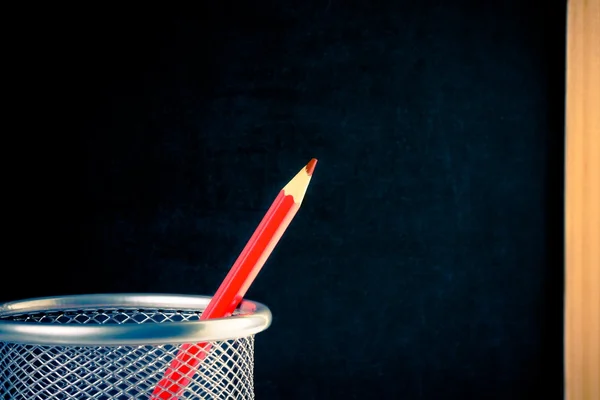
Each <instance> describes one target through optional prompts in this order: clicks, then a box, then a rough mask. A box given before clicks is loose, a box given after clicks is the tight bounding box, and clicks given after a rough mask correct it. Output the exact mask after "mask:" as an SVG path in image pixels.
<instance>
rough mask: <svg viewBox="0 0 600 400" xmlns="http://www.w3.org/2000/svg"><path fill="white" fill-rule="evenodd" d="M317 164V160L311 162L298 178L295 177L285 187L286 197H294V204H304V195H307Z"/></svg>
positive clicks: (297, 175)
mask: <svg viewBox="0 0 600 400" xmlns="http://www.w3.org/2000/svg"><path fill="white" fill-rule="evenodd" d="M316 164H317V160H316V159H315V158H313V159H312V160H310V161H309V163H308V164H306V166H305V167H304V168H302V169H301V170H300V172H298V173H297V174H296V176H295V177H293V178H292V180H291V181H289V182H288V184H287V185H285V186H284V187H283V189H282V190H283V192H284V193H285V195H286V196H292V197H293V198H294V203H296V204H300V203H302V199H303V198H304V194H305V193H306V189H307V188H308V184H309V183H310V178H311V177H312V173H313V172H314V170H315V165H316Z"/></svg>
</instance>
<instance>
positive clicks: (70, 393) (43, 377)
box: [0, 309, 254, 400]
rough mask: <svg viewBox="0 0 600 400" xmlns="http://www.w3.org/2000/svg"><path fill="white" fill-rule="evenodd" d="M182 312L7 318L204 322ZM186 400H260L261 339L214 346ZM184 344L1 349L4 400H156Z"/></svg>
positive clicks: (0, 393) (185, 394)
mask: <svg viewBox="0 0 600 400" xmlns="http://www.w3.org/2000/svg"><path fill="white" fill-rule="evenodd" d="M200 314H201V313H200V312H197V311H181V310H139V309H136V310H132V309H129V310H127V309H118V310H116V309H105V310H73V311H61V312H53V313H36V314H28V315H19V316H10V317H3V318H2V319H4V320H7V319H10V320H13V321H26V322H31V323H36V322H50V323H58V324H127V323H137V324H144V323H169V322H178V321H194V320H198V318H199V316H200ZM211 344H212V348H211V349H210V351H209V353H208V355H207V356H206V358H205V359H204V360H202V362H201V363H200V366H199V368H198V371H197V372H196V374H195V375H194V377H193V380H192V381H191V383H190V384H189V385H188V386H187V388H186V389H185V391H184V392H183V393H182V394H181V395H180V397H179V398H180V399H240V400H245V399H254V387H253V385H254V380H253V372H254V371H253V367H254V336H248V337H245V338H239V339H235V340H227V341H221V342H211ZM179 347H180V346H179V345H169V344H164V345H159V346H112V347H110V346H98V347H87V346H86V347H75V346H73V347H71V346H37V345H35V346H34V345H24V344H15V343H6V342H0V399H15V400H21V399H23V400H38V399H39V400H54V399H56V400H58V399H60V400H63V399H98V400H100V399H102V400H104V399H106V400H108V399H118V400H121V399H123V400H125V399H142V400H143V399H149V397H150V395H151V393H152V390H153V389H154V387H155V386H156V384H157V383H158V382H159V380H160V379H161V378H162V376H163V374H164V372H165V370H166V368H167V366H168V365H169V363H170V362H171V360H172V359H173V358H175V356H176V354H177V351H178V350H179Z"/></svg>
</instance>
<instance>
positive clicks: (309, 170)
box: [306, 158, 317, 176]
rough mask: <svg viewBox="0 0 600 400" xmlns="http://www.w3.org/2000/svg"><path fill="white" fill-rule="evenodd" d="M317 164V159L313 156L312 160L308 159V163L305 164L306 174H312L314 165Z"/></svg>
mask: <svg viewBox="0 0 600 400" xmlns="http://www.w3.org/2000/svg"><path fill="white" fill-rule="evenodd" d="M316 166H317V159H316V158H313V159H312V160H310V161H309V162H308V164H306V173H307V174H308V176H312V174H313V171H314V170H315V167H316Z"/></svg>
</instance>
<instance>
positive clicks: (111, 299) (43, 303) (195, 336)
mask: <svg viewBox="0 0 600 400" xmlns="http://www.w3.org/2000/svg"><path fill="white" fill-rule="evenodd" d="M210 299H211V297H209V296H192V295H174V294H149V293H143V294H136V293H121V294H89V295H74V296H61V297H44V298H34V299H25V300H19V301H13V302H8V303H4V304H0V342H10V343H21V344H31V345H47V346H144V345H161V344H181V343H201V342H212V341H221V340H229V339H235V338H240V337H247V336H251V335H254V334H257V333H259V332H262V331H264V330H265V329H267V328H268V327H269V325H270V324H271V318H272V316H271V311H270V310H269V309H268V307H267V306H265V305H264V304H261V303H258V302H255V301H250V300H244V301H242V303H241V304H240V306H239V307H238V309H237V311H236V313H235V314H234V315H233V316H231V317H227V318H216V319H210V320H204V321H200V320H196V321H181V322H168V323H137V324H136V323H131V324H106V325H103V324H100V323H95V324H82V323H72V324H60V323H51V322H35V321H18V320H15V319H18V318H15V317H17V316H25V315H35V314H45V313H60V312H73V311H86V310H92V311H93V310H185V311H195V312H201V311H203V310H204V309H205V308H206V306H207V305H208V303H209V301H210Z"/></svg>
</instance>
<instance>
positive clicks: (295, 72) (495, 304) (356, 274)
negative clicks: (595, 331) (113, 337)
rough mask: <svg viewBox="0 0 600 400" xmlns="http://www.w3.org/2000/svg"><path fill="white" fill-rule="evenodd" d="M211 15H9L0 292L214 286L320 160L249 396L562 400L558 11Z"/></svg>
mask: <svg viewBox="0 0 600 400" xmlns="http://www.w3.org/2000/svg"><path fill="white" fill-rule="evenodd" d="M216 3H218V4H211V5H209V3H208V2H205V3H202V4H201V5H198V6H197V8H195V9H190V10H186V11H185V12H181V13H180V15H178V16H174V15H172V14H168V13H167V12H166V11H165V12H164V13H162V14H160V13H157V12H156V11H157V10H147V9H140V10H137V12H135V13H133V12H132V13H129V12H128V13H124V12H123V11H122V10H118V9H115V10H111V9H95V10H94V9H90V10H86V11H83V10H64V12H59V11H58V10H52V11H48V14H44V13H43V12H41V11H39V12H38V13H36V16H35V17H33V16H30V17H25V16H20V17H18V18H17V17H15V18H14V19H13V20H12V23H13V24H14V25H13V27H14V29H13V30H12V31H11V33H10V35H8V36H7V39H8V41H7V45H6V46H5V50H4V57H3V58H4V64H5V66H8V67H9V70H10V73H7V74H5V77H4V80H5V83H6V84H5V87H6V88H5V91H4V93H5V99H8V100H9V101H8V103H10V106H8V107H7V108H6V110H5V111H8V113H7V118H6V119H5V125H4V128H3V131H4V135H3V136H4V137H5V145H4V146H3V147H4V153H5V156H4V165H5V173H4V176H5V183H4V192H5V194H4V198H5V200H7V201H8V202H7V203H5V204H7V205H6V206H5V207H6V208H5V213H6V218H5V220H6V221H7V223H6V225H5V227H6V229H7V233H8V236H9V240H8V241H6V242H5V246H6V253H5V261H4V262H3V264H4V265H3V268H2V270H3V278H2V279H3V282H2V292H1V293H0V297H1V299H0V300H14V299H17V298H24V297H32V296H34V297H37V296H47V295H59V294H74V293H98V292H155V293H165V292H166V293H186V294H212V293H213V292H214V290H215V289H216V288H217V286H218V285H219V283H220V281H221V279H222V278H223V277H224V276H225V274H226V272H227V270H228V268H229V267H230V265H231V264H232V262H233V261H234V260H235V258H236V257H237V255H238V253H239V252H240V250H241V249H242V247H243V246H244V244H245V242H246V241H247V240H248V238H249V237H250V235H251V233H252V232H253V230H254V228H255V227H256V225H257V224H258V222H259V221H260V219H261V218H262V215H263V214H264V212H265V211H266V209H267V208H268V207H269V205H270V203H271V201H272V200H273V199H274V197H275V195H276V194H277V192H278V191H279V189H280V188H281V187H282V186H283V185H284V184H285V183H286V182H287V181H288V180H289V179H290V178H292V176H293V175H295V173H296V172H297V171H298V170H299V169H300V168H301V167H302V166H303V165H305V164H306V162H308V160H309V159H310V158H311V157H316V158H318V159H319V164H318V166H317V169H316V171H315V175H314V177H313V180H312V183H311V185H310V187H309V190H308V192H307V195H306V198H305V201H304V203H303V205H302V208H301V209H300V211H299V213H298V214H297V216H296V218H295V219H294V221H293V222H292V224H291V225H290V228H289V229H288V231H287V233H286V234H285V235H284V237H283V239H282V241H281V242H280V244H279V246H278V247H277V249H276V250H275V251H274V253H273V254H272V256H271V258H270V259H269V261H268V262H267V264H266V265H265V267H264V269H263V271H262V272H261V274H260V275H259V277H258V278H257V280H256V281H255V284H254V285H253V286H252V288H251V289H250V291H249V293H248V296H247V297H248V298H251V299H254V300H258V301H260V302H263V303H265V304H267V305H268V306H269V307H270V308H271V310H272V312H273V315H274V320H273V324H272V326H271V328H269V330H267V331H266V332H264V333H262V334H260V335H259V336H258V337H257V343H256V370H255V375H256V393H257V397H258V398H259V399H334V398H346V399H348V398H382V399H383V398H385V399H395V398H404V399H454V398H462V399H465V398H472V399H521V398H523V399H524V398H533V397H537V396H538V395H541V394H542V393H543V394H544V396H546V398H562V315H561V314H562V284H563V276H562V188H563V186H562V163H563V156H562V152H563V122H564V117H563V104H564V55H565V53H564V46H565V38H564V35H565V23H564V19H565V4H564V3H565V2H545V3H540V4H535V3H533V2H523V1H516V0H514V1H501V2H500V1H496V2H460V1H450V2H448V1H421V2H417V1H390V2H383V1H382V2H368V1H363V2H341V1H337V0H328V1H321V2H309V1H304V2H300V1H298V2H291V1H272V2H269V1H267V2H216ZM36 268H37V269H38V270H37V271H35V269H36Z"/></svg>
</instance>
